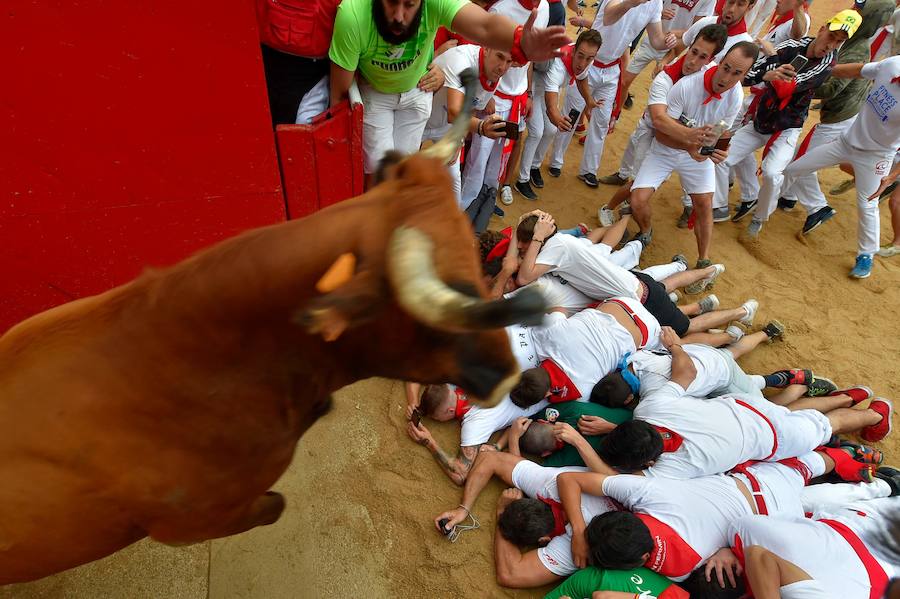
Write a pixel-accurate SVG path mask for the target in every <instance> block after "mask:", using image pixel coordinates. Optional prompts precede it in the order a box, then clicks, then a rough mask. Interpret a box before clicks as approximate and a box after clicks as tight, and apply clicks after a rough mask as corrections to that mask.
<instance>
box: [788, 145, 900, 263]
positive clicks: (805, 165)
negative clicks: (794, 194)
mask: <svg viewBox="0 0 900 599" xmlns="http://www.w3.org/2000/svg"><path fill="white" fill-rule="evenodd" d="M896 151H897V148H885V149H884V150H878V151H874V152H865V151H863V150H857V149H856V148H854V147H852V146H851V145H850V144H848V143H847V142H846V141H844V138H843V137H839V138H837V139H836V140H834V141H832V142H831V143H827V144H825V145H823V146H819V147H818V148H815V149H814V150H812V151H810V152H807V153H806V154H804V155H803V156H802V157H801V158H799V159H798V160H795V161H794V162H792V163H791V164H790V166H788V167H787V169H785V171H784V176H785V180H786V181H787V182H788V185H793V184H794V181H795V180H796V179H797V178H799V177H801V176H803V175H806V174H809V173H814V172H816V171H817V170H819V169H822V168H827V167H829V166H834V165H836V164H840V163H841V162H849V163H850V164H852V165H853V174H854V176H855V177H856V207H857V211H858V213H859V224H858V225H857V238H858V247H857V254H870V255H871V254H874V253H875V252H876V251H878V236H879V234H880V233H881V222H880V219H879V218H878V198H877V197H876V198H875V199H874V200H872V201H869V196H870V195H872V194H873V193H875V192H876V191H878V187H879V186H880V185H881V179H882V178H883V177H886V176H887V174H888V173H889V172H890V169H891V165H892V164H893V163H894V154H895V153H896Z"/></svg>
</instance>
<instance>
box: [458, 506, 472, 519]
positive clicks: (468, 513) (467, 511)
mask: <svg viewBox="0 0 900 599" xmlns="http://www.w3.org/2000/svg"><path fill="white" fill-rule="evenodd" d="M456 507H461V508H462V509H464V510H466V516H471V515H472V512H470V511H469V508H467V507H466V506H464V505H463V504H461V503H460V504H459V505H458V506H456Z"/></svg>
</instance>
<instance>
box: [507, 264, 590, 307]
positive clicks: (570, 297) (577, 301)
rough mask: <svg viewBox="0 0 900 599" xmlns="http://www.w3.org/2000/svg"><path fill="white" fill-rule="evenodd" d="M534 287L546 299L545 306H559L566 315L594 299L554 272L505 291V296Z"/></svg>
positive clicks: (511, 295) (585, 305) (587, 304)
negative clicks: (513, 289) (510, 290)
mask: <svg viewBox="0 0 900 599" xmlns="http://www.w3.org/2000/svg"><path fill="white" fill-rule="evenodd" d="M532 287H533V288H536V289H537V290H538V291H540V292H541V294H542V295H543V296H544V299H545V300H547V308H548V309H549V308H561V309H563V310H565V312H566V315H567V316H571V315H572V314H575V313H576V312H580V311H581V310H583V309H584V308H586V307H587V306H589V305H590V304H593V303H594V300H593V299H591V298H589V297H588V296H586V295H585V294H583V293H582V292H580V291H579V290H577V289H575V287H574V286H572V285H570V284H569V282H568V281H567V280H565V279H564V278H562V277H558V276H556V275H555V274H546V275H542V276H540V277H538V279H537V280H536V281H534V282H533V283H531V284H530V285H525V286H524V287H520V288H518V289H516V290H515V291H512V292H510V293H507V294H506V295H505V297H513V296H515V295H518V294H519V293H521V292H522V290H523V289H528V288H532Z"/></svg>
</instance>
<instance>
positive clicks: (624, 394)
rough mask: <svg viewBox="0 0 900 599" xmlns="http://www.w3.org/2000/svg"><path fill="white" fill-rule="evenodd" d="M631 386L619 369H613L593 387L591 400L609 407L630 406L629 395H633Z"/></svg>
mask: <svg viewBox="0 0 900 599" xmlns="http://www.w3.org/2000/svg"><path fill="white" fill-rule="evenodd" d="M632 394H633V392H632V391H631V387H630V386H629V385H628V383H626V382H625V377H623V376H622V373H621V372H619V371H618V370H613V371H612V372H610V373H609V374H607V375H606V376H605V377H603V378H602V379H600V380H599V381H598V382H597V384H596V385H594V388H593V389H591V402H592V403H597V404H600V405H601V406H606V407H608V408H625V407H628V404H627V402H628V396H629V395H632Z"/></svg>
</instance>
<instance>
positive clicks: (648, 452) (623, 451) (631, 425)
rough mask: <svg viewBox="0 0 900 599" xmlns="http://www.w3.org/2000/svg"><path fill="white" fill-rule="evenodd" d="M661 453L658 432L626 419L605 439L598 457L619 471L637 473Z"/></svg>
mask: <svg viewBox="0 0 900 599" xmlns="http://www.w3.org/2000/svg"><path fill="white" fill-rule="evenodd" d="M662 450H663V441H662V435H660V434H659V431H657V430H656V429H655V428H653V427H652V426H650V425H649V424H647V423H646V422H644V421H643V420H626V421H625V422H623V423H622V424H619V425H617V426H616V428H614V429H613V430H612V432H610V433H608V434H607V435H606V436H605V437H603V440H602V441H600V446H599V447H598V448H597V454H598V455H599V456H600V457H601V458H602V459H603V461H604V462H606V463H607V464H609V466H611V467H612V468H615V469H616V470H618V471H620V472H635V471H636V470H642V469H644V468H646V467H647V465H648V464H650V462H652V461H654V460H655V459H657V458H658V457H659V456H660V455H661V454H662Z"/></svg>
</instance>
